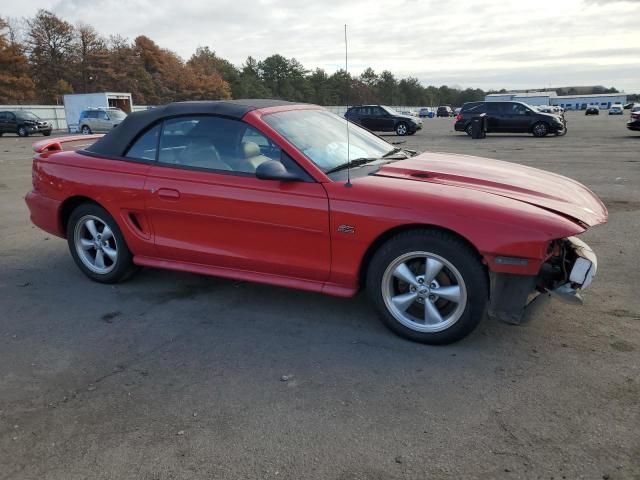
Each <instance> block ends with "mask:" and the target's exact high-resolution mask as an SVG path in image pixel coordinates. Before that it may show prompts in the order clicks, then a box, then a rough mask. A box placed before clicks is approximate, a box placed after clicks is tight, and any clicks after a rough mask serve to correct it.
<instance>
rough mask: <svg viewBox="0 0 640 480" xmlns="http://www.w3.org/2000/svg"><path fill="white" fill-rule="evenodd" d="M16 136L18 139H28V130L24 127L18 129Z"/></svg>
mask: <svg viewBox="0 0 640 480" xmlns="http://www.w3.org/2000/svg"><path fill="white" fill-rule="evenodd" d="M18 136H20V137H28V136H29V130H27V129H26V128H25V127H20V128H18Z"/></svg>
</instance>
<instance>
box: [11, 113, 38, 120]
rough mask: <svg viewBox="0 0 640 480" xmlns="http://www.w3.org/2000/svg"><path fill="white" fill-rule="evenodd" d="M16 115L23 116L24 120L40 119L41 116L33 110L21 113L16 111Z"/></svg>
mask: <svg viewBox="0 0 640 480" xmlns="http://www.w3.org/2000/svg"><path fill="white" fill-rule="evenodd" d="M16 116H17V117H18V118H22V119H24V120H40V117H38V116H37V115H34V114H33V113H31V112H20V113H16Z"/></svg>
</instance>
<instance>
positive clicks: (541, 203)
mask: <svg viewBox="0 0 640 480" xmlns="http://www.w3.org/2000/svg"><path fill="white" fill-rule="evenodd" d="M374 175H377V176H383V177H391V178H398V179H405V180H410V181H417V182H426V183H438V184H444V185H449V186H455V187H460V188H467V189H473V190H478V191H482V192H486V193H488V194H491V195H498V196H502V197H507V198H511V199H514V200H519V201H521V202H525V203H528V204H530V205H535V206H537V207H540V208H543V209H545V210H549V211H552V212H555V213H557V214H559V215H563V216H565V217H569V218H571V219H572V220H574V221H577V222H578V223H581V224H583V225H585V226H593V225H597V224H600V223H604V222H606V221H607V215H608V214H607V209H606V207H605V206H604V204H603V203H602V202H601V201H600V199H599V198H598V197H597V196H596V195H595V194H594V193H593V192H591V190H589V189H588V188H587V187H585V186H584V185H582V184H581V183H578V182H576V181H575V180H571V179H570V178H567V177H563V176H562V175H557V174H555V173H551V172H545V171H543V170H538V169H536V168H531V167H525V166H523V165H518V164H516V163H510V162H503V161H500V160H492V159H489V158H480V157H472V156H468V155H455V154H450V153H423V154H421V155H418V156H415V157H412V158H409V159H407V160H399V161H396V162H393V163H389V164H386V165H384V166H382V167H381V168H380V169H379V170H378V171H377V172H376V173H375V174H374Z"/></svg>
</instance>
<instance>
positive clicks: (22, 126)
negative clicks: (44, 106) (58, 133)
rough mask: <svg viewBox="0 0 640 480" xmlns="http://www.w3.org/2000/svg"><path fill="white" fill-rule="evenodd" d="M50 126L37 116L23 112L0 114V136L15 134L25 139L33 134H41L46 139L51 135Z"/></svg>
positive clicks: (13, 111) (4, 112)
mask: <svg viewBox="0 0 640 480" xmlns="http://www.w3.org/2000/svg"><path fill="white" fill-rule="evenodd" d="M51 129H52V126H51V124H50V123H49V122H45V121H44V120H42V119H41V118H40V117H38V116H37V115H34V114H33V113H31V112H27V111H24V110H12V111H3V112H0V136H2V134H3V133H17V134H18V135H20V136H21V137H26V136H28V135H32V134H34V133H41V134H43V135H44V136H46V137H48V136H49V135H51Z"/></svg>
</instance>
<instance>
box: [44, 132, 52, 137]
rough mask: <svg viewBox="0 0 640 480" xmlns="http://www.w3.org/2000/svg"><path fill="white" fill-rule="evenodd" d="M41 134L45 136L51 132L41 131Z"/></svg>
mask: <svg viewBox="0 0 640 480" xmlns="http://www.w3.org/2000/svg"><path fill="white" fill-rule="evenodd" d="M42 135H44V136H45V137H48V136H49V135H51V132H42Z"/></svg>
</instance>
